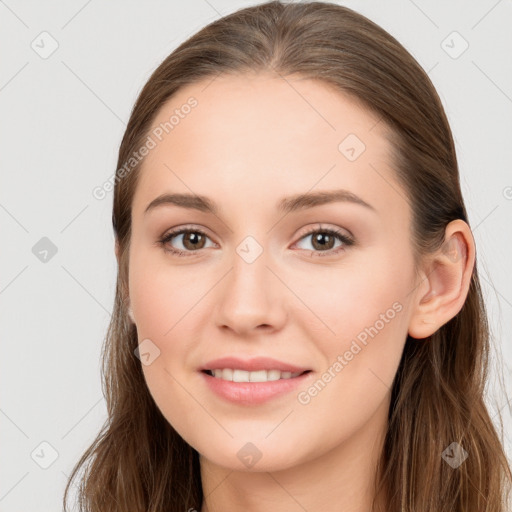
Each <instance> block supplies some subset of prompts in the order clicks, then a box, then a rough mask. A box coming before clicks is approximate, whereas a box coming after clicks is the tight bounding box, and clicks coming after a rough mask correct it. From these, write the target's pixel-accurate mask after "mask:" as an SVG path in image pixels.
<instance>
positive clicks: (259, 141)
mask: <svg viewBox="0 0 512 512" xmlns="http://www.w3.org/2000/svg"><path fill="white" fill-rule="evenodd" d="M113 226H114V232H115V236H116V256H117V259H118V264H119V274H118V283H117V290H116V302H115V309H114V313H113V316H112V320H111V325H110V328H109V331H108V334H107V339H106V346H105V354H104V376H105V390H106V398H107V407H108V415H109V417H108V421H107V422H106V424H105V426H104V428H103V429H102V431H101V432H100V433H99V435H98V437H97V439H96V440H95V441H94V443H93V444H92V445H91V447H90V448H89V449H88V450H87V451H86V453H85V454H84V455H83V457H82V458H81V460H80V461H79V462H78V463H77V465H76V467H75V469H74V471H73V473H72V475H71V478H70V481H69V482H68V487H67V489H66V495H67V493H68V490H69V485H70V483H71V481H72V480H73V479H74V478H75V476H77V475H78V470H79V469H80V468H86V469H87V471H86V473H85V474H84V475H83V476H82V478H81V481H80V492H79V500H80V505H81V507H82V510H90V511H95V512H96V511H100V510H101V511H105V510H109V511H121V510H130V511H141V512H142V511H146V512H147V511H154V512H156V511H163V510H172V511H187V510H188V511H192V510H200V511H201V512H207V511H209V512H214V511H216V510H247V511H256V510H310V511H313V510H322V511H324V512H325V511H330V510H333V511H334V510H347V511H348V510H350V511H354V512H355V511H367V510H374V511H386V512H395V511H396V512H398V511H407V512H413V511H414V512H427V511H432V510H436V511H437V512H440V511H450V512H452V511H460V512H462V511H468V510H474V511H477V510H478V511H486V512H490V511H493V512H494V511H500V512H505V510H506V508H505V507H506V503H505V499H506V491H507V490H508V488H509V484H510V481H511V479H512V475H511V472H510V467H509V464H508V461H507V459H506V456H505V453H504V450H503V446H502V445H501V442H500V438H499V437H498V435H497V432H496V431H495V428H494V426H493V423H492V420H491V418H490V416H489V413H488V411H487V408H486V405H485V404H484V399H483V392H484V386H485V382H486V377H485V375H486V374H485V370H486V364H487V356H488V351H489V341H488V327H487V318H486V312H485V308H484V304H483V300H482V294H481V290H480V285H479V279H478V275H477V271H476V265H475V259H476V258H475V253H476V251H475V244H474V239H473V237H472V234H471V229H470V227H469V224H468V218H467V213H466V209H465V206H464V202H463V198H462V195H461V190H460V185H459V176H458V167H457V160H456V154H455V148H454V144H453V139H452V135H451V131H450V127H449V125H448V121H447V119H446V116H445V113H444V110H443V107H442V104H441V102H440V100H439V97H438V95H437V93H436V91H435V89H434V87H433V85H432V83H431V82H430V80H429V78H428V76H427V75H426V73H425V72H424V71H423V70H422V69H421V67H420V66H419V65H418V64H417V62H416V61H415V60H414V59H413V57H412V56H411V55H410V54H409V53H408V52H407V51H406V50H405V49H404V48H403V46H401V45H400V44H399V43H398V42H397V41H396V40H395V39H394V38H393V37H392V36H390V35H389V34H388V33H387V32H385V31H384V30H383V29H382V28H380V27H378V26H377V25H375V24H374V23H373V22H371V21H370V20H368V19H367V18H365V17H363V16H361V15H359V14H357V13H355V12H354V11H352V10H350V9H348V8H345V7H341V6H337V5H334V4H329V3H318V2H313V3H306V2H304V3H300V4H281V3H279V2H269V3H265V4H260V5H257V6H254V7H250V8H246V9H242V10H240V11H238V12H235V13H233V14H231V15H229V16H226V17H224V18H221V19H219V20H217V21H215V22H213V23H211V24H210V25H208V26H207V27H205V28H204V29H202V30H201V31H199V32H198V33H197V34H195V35H194V36H193V37H191V38H190V39H188V40H187V41H185V42H184V43H183V44H182V45H181V46H179V47H178V48H177V49H176V50H175V51H174V52H172V54H171V55H169V56H168V57H167V58H166V59H165V60H164V62H163V63H162V64H161V65H160V66H159V67H158V69H157V70H156V71H155V72H154V73H153V75H152V76H151V77H150V79H149V80H148V82H147V84H146V85H145V86H144V88H143V90H142V91H141V93H140V95H139V98H138V99H137V102H136V104H135V107H134V109H133V112H132V114H131V118H130V121H129V123H128V126H127V129H126V132H125V135H124V137H123V140H122V143H121V147H120V151H119V160H118V171H117V173H116V179H115V189H114V206H113ZM66 495H65V496H64V502H65V501H66Z"/></svg>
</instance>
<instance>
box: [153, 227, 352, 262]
mask: <svg viewBox="0 0 512 512" xmlns="http://www.w3.org/2000/svg"><path fill="white" fill-rule="evenodd" d="M184 233H199V234H200V235H201V236H204V237H207V238H209V237H208V235H207V234H206V233H205V232H204V231H202V230H201V229H198V228H192V227H184V228H179V229H177V230H175V231H171V232H169V233H167V234H166V235H164V236H163V237H162V238H161V239H160V240H158V243H159V244H160V245H161V246H162V247H163V248H164V251H166V252H168V253H171V254H174V255H176V256H178V257H185V258H186V257H190V256H193V253H194V252H198V251H182V250H181V249H175V248H173V247H172V248H168V247H166V244H167V243H168V242H170V241H171V240H172V239H173V238H174V237H175V236H178V235H181V234H184ZM318 233H323V234H328V235H332V236H334V237H335V238H337V239H338V240H340V241H341V242H343V245H341V246H340V247H338V248H337V249H329V250H328V251H311V253H312V254H311V256H314V257H317V256H319V257H323V256H334V255H336V254H338V253H339V252H341V251H343V250H345V249H346V247H350V246H352V245H354V243H355V241H354V239H353V238H351V237H349V236H347V235H343V234H341V232H339V231H336V230H334V229H329V228H321V227H320V228H315V229H311V230H310V231H308V232H307V233H304V234H303V235H302V236H301V237H300V239H299V241H300V240H302V239H303V238H306V237H307V236H310V235H315V234H318Z"/></svg>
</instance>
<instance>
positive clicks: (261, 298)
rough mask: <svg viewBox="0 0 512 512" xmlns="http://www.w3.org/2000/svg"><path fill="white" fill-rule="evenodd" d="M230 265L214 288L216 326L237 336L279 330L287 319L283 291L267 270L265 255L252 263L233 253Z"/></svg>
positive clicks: (267, 259)
mask: <svg viewBox="0 0 512 512" xmlns="http://www.w3.org/2000/svg"><path fill="white" fill-rule="evenodd" d="M231 262H232V268H231V269H230V271H229V272H228V273H227V275H226V276H225V277H224V279H223V280H222V282H221V283H219V286H217V287H216V289H217V290H216V293H217V297H216V299H217V300H216V301H215V303H216V304H217V309H216V312H215V316H216V318H215V320H216V324H217V326H218V327H219V328H220V329H224V330H226V329H229V330H231V331H233V333H235V334H237V335H239V336H250V335H251V333H254V334H258V333H260V332H262V331H265V332H273V331H276V330H279V329H281V328H282V326H283V325H284V323H285V322H286V318H287V310H286V291H287V290H286V287H285V285H284V284H283V283H282V281H281V280H280V279H279V278H278V277H277V276H276V272H275V270H273V269H271V268H270V266H269V263H271V262H270V261H269V258H267V253H266V252H265V251H264V252H263V253H262V254H260V255H259V256H258V257H257V258H256V259H255V260H254V261H252V262H248V261H246V260H245V259H244V258H243V257H241V256H240V255H239V254H238V253H234V255H233V258H232V259H231ZM288 293H289V292H288Z"/></svg>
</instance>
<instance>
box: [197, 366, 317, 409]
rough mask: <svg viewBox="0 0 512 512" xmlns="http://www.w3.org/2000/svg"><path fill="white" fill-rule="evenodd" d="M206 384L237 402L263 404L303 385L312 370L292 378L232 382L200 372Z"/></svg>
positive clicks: (215, 391) (222, 395) (218, 393)
mask: <svg viewBox="0 0 512 512" xmlns="http://www.w3.org/2000/svg"><path fill="white" fill-rule="evenodd" d="M200 373H201V375H202V376H203V378H204V379H205V381H206V384H207V385H208V386H209V387H210V389H211V390H212V391H213V392H214V393H216V394H217V395H219V396H221V397H222V398H225V399H227V400H229V401H231V402H235V403H237V404H247V405H254V404H261V403H264V402H266V401H268V400H270V399H271V398H276V397H278V396H281V395H284V394H286V393H289V392H291V391H293V390H294V389H296V388H297V387H299V386H300V385H303V384H304V382H305V381H306V380H307V379H308V378H309V376H310V375H311V373H312V372H307V373H303V374H302V375H299V376H298V377H292V378H290V379H279V380H272V381H268V382H232V381H229V380H224V379H219V378H217V377H213V376H211V375H209V374H207V373H205V372H200Z"/></svg>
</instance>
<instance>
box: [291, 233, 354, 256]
mask: <svg viewBox="0 0 512 512" xmlns="http://www.w3.org/2000/svg"><path fill="white" fill-rule="evenodd" d="M311 235H314V236H313V238H312V246H313V250H312V252H311V256H333V255H335V254H338V253H339V252H341V251H344V250H345V249H346V247H350V246H351V245H354V243H355V241H354V239H353V238H352V237H351V236H349V235H346V234H344V233H342V232H341V230H339V231H338V230H335V229H329V228H322V227H318V228H316V229H312V230H310V231H308V232H307V233H306V234H305V235H303V236H302V237H301V239H300V240H304V239H306V238H307V237H310V236H311ZM336 240H339V241H340V242H341V244H340V245H339V246H338V247H337V248H336V249H334V246H333V244H334V243H335V242H336ZM315 249H319V250H315ZM307 250H309V249H307Z"/></svg>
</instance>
